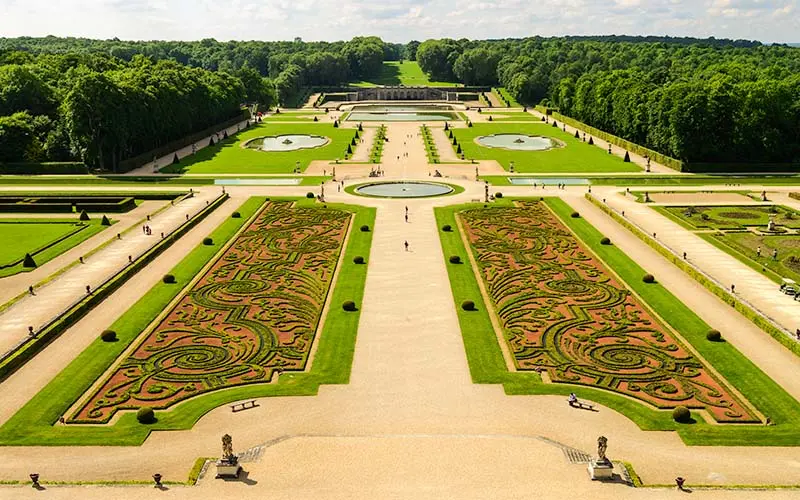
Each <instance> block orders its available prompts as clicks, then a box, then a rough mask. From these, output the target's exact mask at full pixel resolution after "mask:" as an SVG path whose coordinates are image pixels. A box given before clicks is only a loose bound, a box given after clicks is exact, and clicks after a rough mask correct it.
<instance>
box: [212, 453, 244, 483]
mask: <svg viewBox="0 0 800 500" xmlns="http://www.w3.org/2000/svg"><path fill="white" fill-rule="evenodd" d="M241 471H242V466H241V465H239V461H238V460H237V459H236V457H234V459H233V460H226V459H222V460H217V479H219V478H226V477H239V473H240V472H241Z"/></svg>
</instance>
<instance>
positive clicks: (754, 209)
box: [658, 205, 800, 230]
mask: <svg viewBox="0 0 800 500" xmlns="http://www.w3.org/2000/svg"><path fill="white" fill-rule="evenodd" d="M658 210H659V211H660V212H667V214H668V215H669V216H671V217H672V218H673V219H677V220H678V221H679V222H680V223H681V224H682V225H683V226H684V227H689V228H691V229H719V230H726V229H728V230H741V229H744V228H750V227H752V228H759V229H762V230H766V228H767V224H768V223H769V221H770V218H771V219H773V220H774V221H775V224H776V226H779V227H786V228H790V229H800V213H798V212H797V211H795V210H792V209H791V208H787V207H783V206H779V205H772V206H744V205H734V206H713V207H711V206H679V207H674V206H670V207H659V209H658Z"/></svg>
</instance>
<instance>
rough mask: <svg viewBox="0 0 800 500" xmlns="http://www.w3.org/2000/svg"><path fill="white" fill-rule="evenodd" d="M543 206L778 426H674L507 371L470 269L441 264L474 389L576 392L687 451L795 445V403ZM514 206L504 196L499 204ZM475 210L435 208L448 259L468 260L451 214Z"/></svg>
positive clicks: (595, 239)
mask: <svg viewBox="0 0 800 500" xmlns="http://www.w3.org/2000/svg"><path fill="white" fill-rule="evenodd" d="M546 200H547V204H548V206H549V207H550V208H551V209H553V211H554V212H555V213H556V214H557V215H558V216H559V218H560V219H561V221H562V222H563V223H564V224H566V225H567V226H568V227H569V228H570V229H571V230H572V231H573V232H574V233H575V234H576V235H577V236H578V237H579V238H580V239H581V241H582V242H583V243H584V244H585V245H586V246H588V247H589V248H590V249H591V250H592V251H593V252H595V253H596V255H597V256H598V257H600V258H601V259H602V260H603V262H604V263H605V264H606V265H608V266H609V267H610V268H612V269H614V270H615V272H616V273H617V274H618V275H619V276H620V278H622V280H623V281H624V282H625V283H627V285H628V286H629V287H630V288H631V289H632V290H633V291H634V292H636V293H637V294H638V295H639V297H641V298H642V299H643V300H644V302H645V303H646V304H648V305H649V306H650V307H651V308H653V309H654V310H655V311H656V312H657V313H658V314H659V315H660V316H661V318H663V319H664V320H666V321H667V322H668V323H669V324H670V326H672V327H673V328H675V329H676V330H677V331H678V332H679V333H680V334H681V336H682V337H683V339H684V340H685V341H686V342H688V343H690V344H691V345H692V346H693V347H694V348H695V349H696V350H697V351H698V352H699V354H700V355H701V356H702V357H703V358H704V359H705V360H706V362H708V363H709V364H711V365H712V366H713V367H714V368H715V369H716V370H717V371H718V372H719V373H720V374H721V375H722V376H723V377H724V378H725V379H726V380H727V381H728V382H729V383H730V384H731V385H733V386H734V387H736V388H737V389H738V390H739V391H740V392H741V393H742V394H743V395H744V397H745V398H746V399H747V400H748V401H750V402H751V403H752V404H753V405H755V406H756V408H758V409H759V410H761V411H762V412H763V413H764V414H765V415H767V416H769V417H770V418H771V420H772V421H773V422H774V424H775V425H771V426H762V425H709V424H706V423H705V422H704V421H703V420H702V418H698V417H695V422H694V423H692V424H678V423H676V422H674V421H673V420H672V418H671V415H670V412H668V411H657V410H655V409H653V408H652V407H649V406H646V405H644V404H641V403H637V402H635V401H633V400H631V399H629V398H625V397H621V396H617V395H614V394H611V393H609V392H607V391H602V390H597V389H593V388H588V387H582V386H570V385H566V384H544V383H542V381H541V378H540V377H539V375H538V374H536V373H523V372H509V371H508V370H507V369H506V365H505V361H504V359H503V356H502V352H501V351H500V348H499V344H498V340H497V337H496V335H495V334H494V331H493V328H492V325H491V321H490V319H489V315H488V313H487V305H486V304H485V303H484V302H483V300H482V298H481V294H480V290H479V288H478V284H477V280H476V277H475V274H474V272H473V270H472V268H471V266H470V265H464V264H460V265H458V264H456V265H454V264H449V263H446V265H447V270H448V274H449V276H450V283H451V289H452V292H453V298H454V304H455V307H456V309H457V311H458V317H459V323H460V325H461V330H462V336H463V340H464V346H465V350H466V353H467V359H468V362H469V367H470V373H471V375H472V379H473V381H474V382H475V383H494V384H497V383H501V384H503V386H504V388H505V391H506V393H507V394H521V395H522V394H527V395H533V394H560V395H565V396H566V394H568V393H569V392H575V393H576V394H577V395H578V396H579V397H581V398H586V399H589V400H593V401H596V402H598V403H601V404H603V405H606V406H609V407H611V408H614V409H615V410H617V411H619V412H621V413H623V414H624V415H626V416H627V417H628V418H630V419H631V420H633V421H634V422H636V424H637V425H638V426H639V427H640V428H642V429H645V430H676V431H677V432H678V433H679V435H680V436H681V438H682V439H683V440H684V442H686V443H687V444H691V445H728V446H729V445H743V444H744V445H792V444H795V443H797V442H798V440H800V405H798V403H797V401H795V400H794V399H793V398H792V397H791V396H790V395H788V394H787V393H786V392H785V391H784V390H783V389H782V388H781V387H780V386H779V385H777V384H776V383H775V382H773V381H772V380H771V379H770V378H769V377H767V376H766V375H765V374H764V373H763V372H762V371H761V370H760V369H759V368H758V367H757V366H755V365H754V364H753V363H752V362H750V360H748V359H747V358H746V357H745V356H743V355H742V354H741V353H740V352H739V351H737V350H736V349H735V348H734V347H733V346H731V345H730V344H728V343H726V342H709V341H707V340H706V339H705V332H706V331H708V329H709V328H710V327H709V326H708V325H707V324H706V323H705V322H703V321H702V320H701V319H700V318H699V317H698V316H697V315H696V314H694V313H693V312H692V311H691V310H690V309H689V308H688V307H687V306H685V305H684V304H683V303H681V302H680V301H678V300H677V299H676V298H675V297H674V296H673V295H672V294H670V293H669V292H668V291H667V290H666V289H664V288H663V287H662V286H661V285H660V284H658V283H654V284H645V283H643V282H642V280H641V277H642V275H643V274H644V273H645V272H646V271H645V270H644V269H642V268H641V267H639V266H638V265H637V264H636V263H634V262H633V261H631V259H630V258H629V257H627V255H625V254H624V253H623V252H622V251H620V250H619V249H618V248H617V247H615V246H614V245H613V244H612V245H601V244H600V239H601V238H602V234H600V233H599V232H598V231H597V230H596V229H595V228H594V227H592V226H591V225H590V224H589V223H588V222H586V221H585V219H583V218H577V219H574V218H571V217H570V216H569V214H570V213H571V212H572V209H571V207H569V206H568V205H567V204H566V203H565V202H563V201H561V200H558V199H555V198H547V199H546ZM511 203H512V202H511V201H510V200H508V199H507V198H506V199H503V200H502V201H501V202H500V203H496V204H499V205H510V204H511ZM480 206H482V205H481V204H472V205H461V206H451V207H443V208H437V209H435V210H436V219H437V224H438V225H439V227H440V228H441V227H442V226H443V225H444V224H449V225H451V226H452V227H453V228H454V230H453V231H452V232H440V237H441V242H442V247H443V251H444V256H445V259H446V261H447V259H448V257H449V256H450V255H459V256H461V257H462V259H464V260H465V261H466V257H467V255H468V254H467V250H466V249H465V247H464V244H463V242H462V240H461V237H460V234H459V229H458V225H457V223H456V213H457V212H458V211H460V210H463V209H466V208H472V207H480ZM612 243H613V242H612ZM648 271H653V270H648ZM656 276H657V273H656ZM464 300H473V301H474V302H475V303H476V304H477V309H478V310H477V311H472V312H467V311H463V310H462V309H461V307H460V304H461V302H462V301H464ZM723 336H724V332H723Z"/></svg>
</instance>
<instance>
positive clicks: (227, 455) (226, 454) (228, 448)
mask: <svg viewBox="0 0 800 500" xmlns="http://www.w3.org/2000/svg"><path fill="white" fill-rule="evenodd" d="M603 439H605V438H603ZM232 458H234V454H233V438H232V437H231V435H230V434H225V435H224V436H222V459H223V460H230V459H232Z"/></svg>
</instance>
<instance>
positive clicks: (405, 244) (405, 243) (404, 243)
mask: <svg viewBox="0 0 800 500" xmlns="http://www.w3.org/2000/svg"><path fill="white" fill-rule="evenodd" d="M403 245H404V246H405V247H406V252H408V240H406V241H404V242H403Z"/></svg>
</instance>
